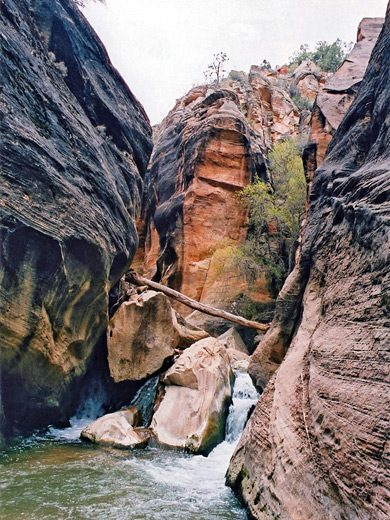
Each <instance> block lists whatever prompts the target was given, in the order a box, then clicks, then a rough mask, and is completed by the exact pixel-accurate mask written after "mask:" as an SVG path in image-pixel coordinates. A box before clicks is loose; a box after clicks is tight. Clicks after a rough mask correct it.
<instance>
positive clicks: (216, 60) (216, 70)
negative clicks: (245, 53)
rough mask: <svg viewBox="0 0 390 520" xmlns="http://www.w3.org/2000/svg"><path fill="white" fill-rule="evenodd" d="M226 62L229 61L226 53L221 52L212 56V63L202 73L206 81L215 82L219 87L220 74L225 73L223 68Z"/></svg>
mask: <svg viewBox="0 0 390 520" xmlns="http://www.w3.org/2000/svg"><path fill="white" fill-rule="evenodd" d="M226 61H229V58H228V57H227V54H226V52H222V51H221V52H218V53H217V54H214V57H213V61H212V62H211V63H210V64H209V65H208V66H207V69H206V70H205V71H204V73H203V74H204V77H205V79H206V81H208V82H212V81H216V82H217V85H219V82H220V80H221V74H222V73H224V72H226V70H225V69H224V68H223V66H224V63H225V62H226Z"/></svg>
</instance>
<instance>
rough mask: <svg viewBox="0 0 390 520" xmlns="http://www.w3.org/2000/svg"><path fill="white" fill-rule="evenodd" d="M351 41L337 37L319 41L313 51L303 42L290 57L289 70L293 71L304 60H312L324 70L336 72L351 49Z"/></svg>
mask: <svg viewBox="0 0 390 520" xmlns="http://www.w3.org/2000/svg"><path fill="white" fill-rule="evenodd" d="M351 46H352V43H345V42H343V41H341V40H340V38H337V40H336V41H334V42H333V43H328V42H326V41H319V42H317V43H316V46H315V49H314V51H311V50H310V49H309V46H308V45H307V44H306V43H305V44H304V45H301V46H300V47H299V51H296V52H294V54H293V55H292V56H291V57H290V63H289V72H293V71H294V70H295V69H296V68H297V67H298V65H300V64H301V63H302V62H303V61H305V60H309V59H310V60H312V61H313V62H314V63H315V64H316V65H318V66H319V67H320V69H321V70H323V71H325V72H336V70H337V69H338V68H339V67H340V65H341V64H342V63H343V61H344V60H345V58H346V57H347V55H348V54H349V52H350V50H351Z"/></svg>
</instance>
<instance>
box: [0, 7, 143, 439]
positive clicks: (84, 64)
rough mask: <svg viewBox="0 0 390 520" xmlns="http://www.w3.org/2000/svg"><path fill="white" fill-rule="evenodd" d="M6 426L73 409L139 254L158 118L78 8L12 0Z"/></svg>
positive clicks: (4, 310) (4, 144)
mask: <svg viewBox="0 0 390 520" xmlns="http://www.w3.org/2000/svg"><path fill="white" fill-rule="evenodd" d="M1 44H2V54H3V57H2V66H1V75H2V86H3V91H2V100H1V109H2V121H1V155H2V177H1V190H2V197H1V263H0V264H1V265H0V269H1V288H0V291H1V292H0V306H1V358H0V366H1V389H2V401H3V410H4V415H5V425H3V426H5V428H8V429H10V428H11V427H14V428H15V430H14V431H21V430H23V429H24V428H25V427H34V426H40V425H46V424H48V423H49V422H50V421H53V420H57V421H59V420H61V418H65V417H66V415H67V413H68V408H69V404H70V400H71V395H70V393H71V385H72V384H73V383H74V382H75V381H76V380H77V379H78V378H79V377H80V376H81V375H82V374H83V373H84V372H85V369H86V365H87V362H88V360H89V358H90V356H91V352H92V349H93V347H94V345H95V343H96V341H97V340H98V338H99V336H100V335H101V333H102V332H103V331H104V329H105V327H106V326H107V322H108V309H107V308H108V293H109V290H110V288H111V287H112V286H113V285H114V284H115V283H116V282H117V281H118V280H119V278H120V277H121V276H122V274H123V273H124V271H125V270H126V269H127V268H128V266H129V264H130V262H131V260H132V257H133V255H134V253H135V250H136V248H137V243H138V240H137V234H136V230H135V224H134V221H135V219H136V216H137V214H138V211H139V207H140V202H141V193H142V184H143V181H142V178H143V176H144V174H145V170H146V167H147V164H148V160H149V156H150V153H151V148H152V141H151V128H150V124H149V120H148V118H147V116H146V114H145V112H144V110H143V108H142V106H141V105H140V104H139V102H138V101H137V100H136V99H135V98H134V96H133V95H132V93H131V92H130V91H129V89H128V87H127V85H126V84H125V83H124V81H123V80H122V78H121V77H120V75H119V74H118V72H117V71H116V70H115V69H114V68H113V66H112V65H111V63H110V61H109V58H108V55H107V53H106V51H105V49H104V47H103V45H102V43H101V42H100V40H99V39H98V38H97V36H96V34H95V33H94V31H93V30H92V29H91V27H90V26H89V24H88V23H87V22H86V20H85V19H84V17H83V16H82V15H81V13H80V12H79V11H78V10H77V8H75V7H74V3H73V2H71V1H69V0H62V1H60V0H20V1H14V0H3V1H2V2H1Z"/></svg>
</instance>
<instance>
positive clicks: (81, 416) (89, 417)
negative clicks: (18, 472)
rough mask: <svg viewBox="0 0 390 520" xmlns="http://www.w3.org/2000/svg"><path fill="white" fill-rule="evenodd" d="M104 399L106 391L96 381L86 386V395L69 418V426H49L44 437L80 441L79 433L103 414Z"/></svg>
mask: <svg viewBox="0 0 390 520" xmlns="http://www.w3.org/2000/svg"><path fill="white" fill-rule="evenodd" d="M105 401H106V393H105V391H104V389H103V388H102V386H101V385H100V384H99V383H98V382H96V383H95V384H93V385H92V386H91V387H89V388H88V390H87V392H86V397H84V398H83V399H82V404H81V405H80V406H79V408H78V409H77V411H76V413H75V415H74V416H73V417H71V418H70V419H69V422H70V427H69V428H54V427H53V426H49V428H48V432H47V435H46V437H47V438H48V439H53V440H58V441H61V440H62V441H68V442H71V441H77V442H80V433H81V430H83V429H84V428H85V427H86V426H88V425H89V424H90V423H91V422H92V421H94V420H95V419H97V418H98V417H100V416H101V415H103V414H104V410H103V403H104V402H105Z"/></svg>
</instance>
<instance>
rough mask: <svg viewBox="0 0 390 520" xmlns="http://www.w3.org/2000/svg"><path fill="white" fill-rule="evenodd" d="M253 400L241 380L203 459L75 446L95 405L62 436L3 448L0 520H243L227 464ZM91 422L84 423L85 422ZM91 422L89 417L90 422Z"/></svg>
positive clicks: (51, 434) (54, 433)
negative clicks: (221, 434) (216, 440)
mask: <svg viewBox="0 0 390 520" xmlns="http://www.w3.org/2000/svg"><path fill="white" fill-rule="evenodd" d="M257 399H258V395H257V393H256V390H255V389H254V387H253V386H252V383H251V381H250V378H249V376H248V374H246V373H242V372H238V373H237V374H236V382H235V385H234V390H233V404H232V405H231V407H230V410H229V416H228V420H227V428H226V431H227V434H226V440H225V441H224V442H222V443H221V444H219V445H218V446H217V447H216V448H215V449H214V450H213V451H212V452H211V453H210V455H209V456H208V457H203V456H199V455H198V456H197V455H189V454H185V453H181V452H178V451H175V450H167V449H161V448H156V447H152V448H147V449H146V450H136V451H131V452H129V451H121V450H110V449H102V448H99V447H97V446H95V445H93V444H87V443H84V442H81V441H79V434H80V431H81V429H82V428H84V427H85V426H86V425H87V424H89V422H90V421H91V419H93V418H94V417H96V416H97V415H99V409H98V407H96V405H95V404H94V403H92V402H91V403H87V406H86V407H84V414H83V415H84V417H77V418H74V419H73V420H72V421H71V427H70V428H65V429H63V430H57V429H54V428H51V429H49V431H48V432H47V433H45V435H35V436H32V437H30V438H29V439H27V440H23V441H19V442H16V443H15V444H14V445H13V446H11V447H9V448H7V450H6V451H5V452H3V454H2V455H1V459H0V518H1V519H2V520H19V519H28V520H65V519H70V520H92V519H93V520H209V519H214V520H239V519H240V520H241V519H245V518H246V515H245V512H244V511H243V509H242V508H241V506H240V505H239V503H238V501H237V500H236V498H235V496H234V495H233V493H232V492H231V490H230V489H229V488H227V487H226V486H225V485H224V475H225V472H226V469H227V467H228V464H229V460H230V457H231V455H232V453H233V450H234V447H235V445H236V443H237V441H238V438H239V435H240V433H241V431H242V429H243V427H244V424H245V420H246V417H247V413H248V409H249V408H250V407H251V406H252V404H254V403H256V401H257ZM88 415H89V417H88ZM92 415H93V416H94V417H92Z"/></svg>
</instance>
